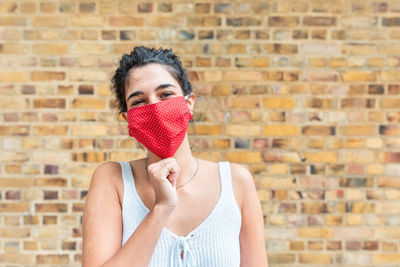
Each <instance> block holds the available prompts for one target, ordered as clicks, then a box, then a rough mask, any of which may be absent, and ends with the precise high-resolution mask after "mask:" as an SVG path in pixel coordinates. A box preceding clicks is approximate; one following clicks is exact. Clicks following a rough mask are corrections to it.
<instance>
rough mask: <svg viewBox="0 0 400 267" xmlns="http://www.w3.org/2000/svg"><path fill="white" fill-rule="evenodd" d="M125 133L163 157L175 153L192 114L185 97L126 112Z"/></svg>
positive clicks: (184, 134)
mask: <svg viewBox="0 0 400 267" xmlns="http://www.w3.org/2000/svg"><path fill="white" fill-rule="evenodd" d="M127 117H128V129H129V135H130V136H132V137H134V138H135V139H136V140H137V141H138V142H139V143H141V144H143V145H144V146H145V147H146V148H147V149H148V150H150V151H151V152H153V153H154V154H156V155H157V156H158V157H160V158H162V159H164V158H168V157H172V156H173V155H175V152H176V150H178V148H179V146H180V145H181V143H182V141H183V139H184V138H185V136H186V131H187V128H188V125H189V121H190V119H191V118H192V114H191V113H190V109H189V107H188V106H187V104H186V101H185V97H183V96H177V97H173V98H171V99H168V100H163V101H160V102H157V103H154V104H148V105H144V106H140V107H136V108H132V109H130V110H128V112H127Z"/></svg>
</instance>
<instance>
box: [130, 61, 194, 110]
mask: <svg viewBox="0 0 400 267" xmlns="http://www.w3.org/2000/svg"><path fill="white" fill-rule="evenodd" d="M167 68H168V67H167V66H163V65H161V64H157V63H150V64H146V65H144V66H142V67H139V68H135V69H133V70H131V72H130V74H129V77H128V84H127V86H126V88H125V100H126V105H127V108H128V110H130V109H132V108H136V107H140V106H143V105H147V104H153V103H157V102H160V101H163V100H167V99H170V98H172V97H176V96H183V92H182V88H181V86H180V85H179V83H178V82H177V81H176V80H175V78H174V77H173V76H172V75H171V74H170V73H169V72H168V71H167ZM189 99H191V97H189ZM189 99H188V101H187V102H188V106H189V108H190V109H191V110H192V108H193V103H194V95H193V96H192V99H191V100H190V101H189Z"/></svg>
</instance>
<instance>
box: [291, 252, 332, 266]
mask: <svg viewBox="0 0 400 267" xmlns="http://www.w3.org/2000/svg"><path fill="white" fill-rule="evenodd" d="M299 256H300V257H299V262H300V263H312V264H331V263H332V261H333V260H332V255H330V254H327V253H301V254H300V255H299Z"/></svg>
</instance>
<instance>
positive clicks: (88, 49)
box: [73, 43, 107, 55]
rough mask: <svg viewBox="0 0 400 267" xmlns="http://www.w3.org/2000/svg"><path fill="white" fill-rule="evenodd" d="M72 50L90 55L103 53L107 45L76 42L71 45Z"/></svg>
mask: <svg viewBox="0 0 400 267" xmlns="http://www.w3.org/2000/svg"><path fill="white" fill-rule="evenodd" d="M73 50H74V52H75V53H77V54H84V55H91V54H99V55H103V54H105V53H106V51H107V47H106V45H104V44H93V43H76V44H74V45H73Z"/></svg>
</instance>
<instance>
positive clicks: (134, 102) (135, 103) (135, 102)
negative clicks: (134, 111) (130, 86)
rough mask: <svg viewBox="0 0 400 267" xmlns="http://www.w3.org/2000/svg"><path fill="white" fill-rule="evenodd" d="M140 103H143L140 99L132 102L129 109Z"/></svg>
mask: <svg viewBox="0 0 400 267" xmlns="http://www.w3.org/2000/svg"><path fill="white" fill-rule="evenodd" d="M141 103H144V101H143V100H142V99H138V100H135V101H133V102H132V104H131V107H133V106H137V105H139V104H141Z"/></svg>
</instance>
